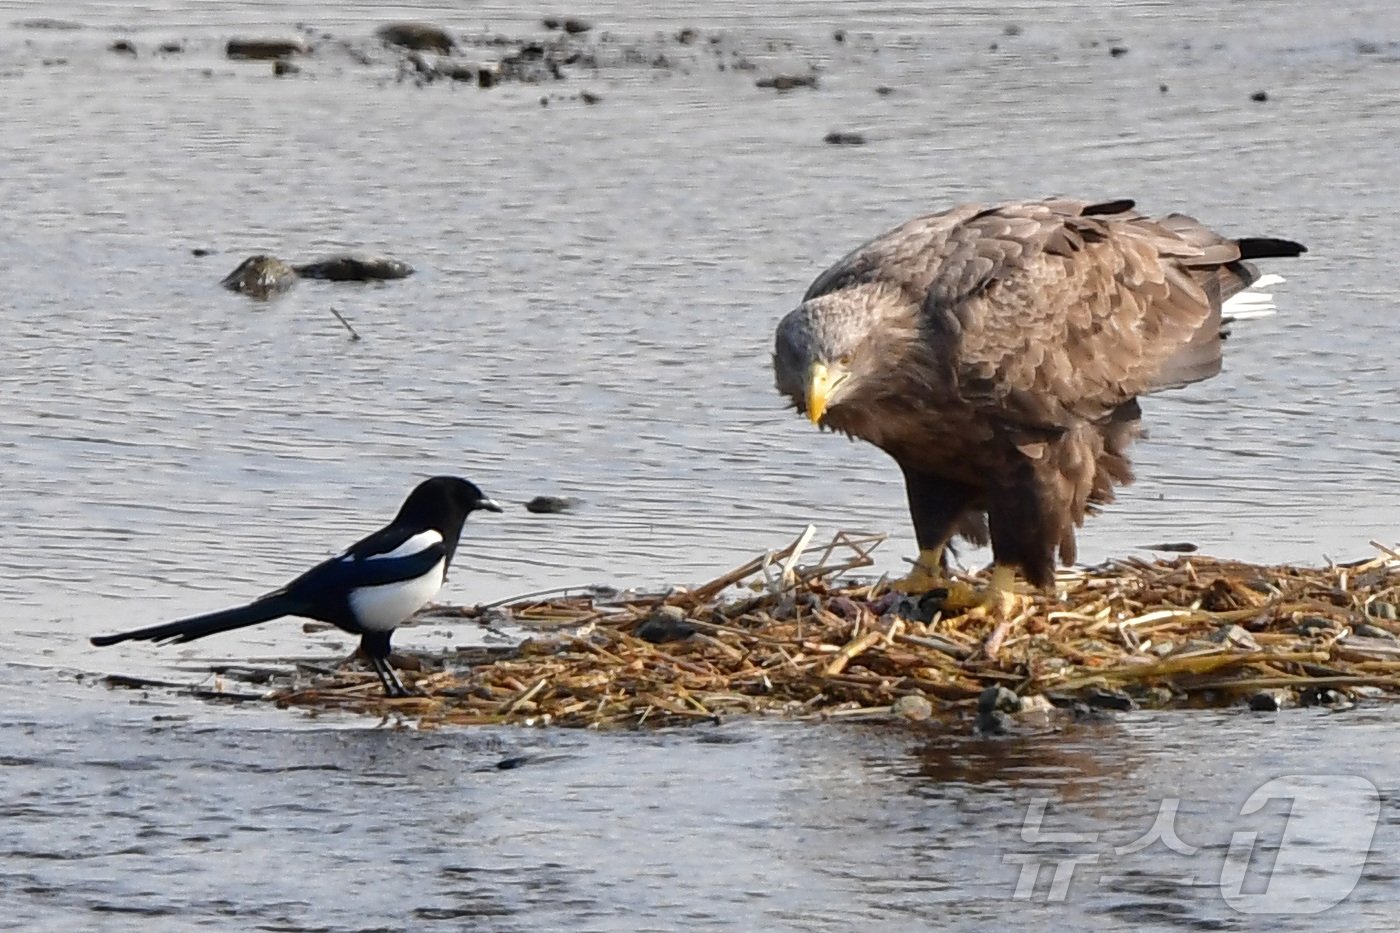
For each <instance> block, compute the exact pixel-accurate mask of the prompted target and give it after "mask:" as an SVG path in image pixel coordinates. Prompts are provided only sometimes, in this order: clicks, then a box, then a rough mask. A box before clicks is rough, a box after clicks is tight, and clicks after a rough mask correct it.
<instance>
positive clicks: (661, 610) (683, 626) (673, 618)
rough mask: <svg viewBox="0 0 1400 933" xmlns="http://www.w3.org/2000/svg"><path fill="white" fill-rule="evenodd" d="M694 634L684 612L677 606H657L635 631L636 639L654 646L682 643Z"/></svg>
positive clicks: (693, 628) (693, 629) (692, 627)
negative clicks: (675, 642) (672, 642)
mask: <svg viewBox="0 0 1400 933" xmlns="http://www.w3.org/2000/svg"><path fill="white" fill-rule="evenodd" d="M694 634H695V626H693V625H691V624H690V622H688V621H687V620H686V617H685V610H684V609H681V608H680V607H678V606H657V607H656V608H655V609H653V610H652V611H651V615H649V616H647V620H646V621H645V622H643V623H642V624H641V625H639V626H637V631H636V636H637V637H638V638H640V639H642V640H643V641H649V642H651V643H652V644H654V645H659V644H661V643H662V642H667V641H684V640H685V639H687V638H689V637H690V636H691V635H694Z"/></svg>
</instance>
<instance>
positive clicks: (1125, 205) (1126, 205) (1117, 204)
mask: <svg viewBox="0 0 1400 933" xmlns="http://www.w3.org/2000/svg"><path fill="white" fill-rule="evenodd" d="M1134 207H1137V202H1136V201H1133V200H1131V199H1129V198H1119V199H1118V200H1117V201H1101V202H1099V203H1098V204H1090V205H1089V206H1088V207H1086V208H1084V211H1083V213H1084V216H1085V217H1095V216H1099V215H1102V214H1122V213H1124V212H1125V211H1130V210H1132V209H1133V208H1134Z"/></svg>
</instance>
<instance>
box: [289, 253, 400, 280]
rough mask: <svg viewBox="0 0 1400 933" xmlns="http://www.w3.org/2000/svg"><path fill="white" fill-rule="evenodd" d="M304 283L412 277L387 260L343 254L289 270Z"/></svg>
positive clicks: (393, 261)
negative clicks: (321, 280) (292, 270)
mask: <svg viewBox="0 0 1400 933" xmlns="http://www.w3.org/2000/svg"><path fill="white" fill-rule="evenodd" d="M292 268H293V269H295V270H296V273H297V275H299V276H301V277H302V278H304V279H327V280H329V281H332V282H370V281H375V280H380V279H402V278H405V277H407V276H410V275H412V274H413V267H412V266H410V265H409V264H408V263H406V262H401V261H400V260H398V259H390V258H389V257H387V256H362V255H358V254H355V253H344V254H341V255H338V256H330V257H327V258H326V259H318V260H316V261H315V262H308V263H303V264H301V265H295V266H292Z"/></svg>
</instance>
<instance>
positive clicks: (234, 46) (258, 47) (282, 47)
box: [224, 39, 306, 59]
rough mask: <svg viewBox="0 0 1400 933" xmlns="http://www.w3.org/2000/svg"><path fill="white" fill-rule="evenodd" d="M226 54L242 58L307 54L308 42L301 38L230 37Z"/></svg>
mask: <svg viewBox="0 0 1400 933" xmlns="http://www.w3.org/2000/svg"><path fill="white" fill-rule="evenodd" d="M224 54H226V55H227V56H228V57H229V58H242V59H266V58H288V57H290V56H292V55H304V54H306V43H305V42H303V41H302V40H301V39H230V40H228V45H226V46H224Z"/></svg>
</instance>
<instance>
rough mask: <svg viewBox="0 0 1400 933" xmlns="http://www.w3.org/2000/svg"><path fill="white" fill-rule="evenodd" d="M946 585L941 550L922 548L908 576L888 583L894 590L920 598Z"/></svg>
mask: <svg viewBox="0 0 1400 933" xmlns="http://www.w3.org/2000/svg"><path fill="white" fill-rule="evenodd" d="M947 585H948V584H947V581H945V580H944V579H943V549H942V548H924V549H923V550H922V551H920V552H919V559H918V560H916V561H914V569H912V570H910V571H909V575H908V576H907V577H900V578H899V579H898V580H894V581H891V583H890V586H891V587H893V588H894V589H896V590H899V592H901V593H907V594H908V595H910V596H920V595H922V594H924V593H927V592H929V591H930V590H936V589H940V588H942V587H944V586H947Z"/></svg>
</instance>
